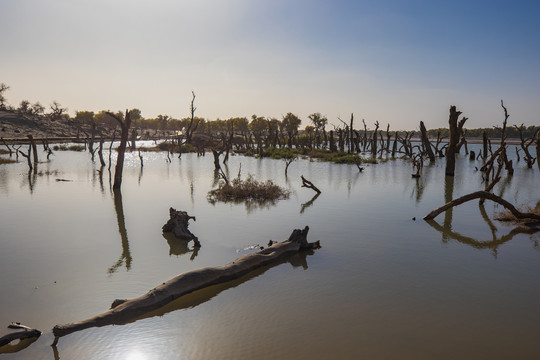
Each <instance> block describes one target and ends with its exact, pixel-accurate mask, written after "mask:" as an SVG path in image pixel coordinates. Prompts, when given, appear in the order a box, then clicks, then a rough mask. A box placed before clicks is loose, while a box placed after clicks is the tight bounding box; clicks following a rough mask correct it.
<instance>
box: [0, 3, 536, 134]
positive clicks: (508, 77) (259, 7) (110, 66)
mask: <svg viewBox="0 0 540 360" xmlns="http://www.w3.org/2000/svg"><path fill="white" fill-rule="evenodd" d="M0 83H5V84H6V85H8V86H10V89H9V90H8V91H7V92H6V93H5V96H6V98H7V101H8V103H10V104H11V105H13V106H18V104H19V103H20V102H21V101H22V100H25V99H26V100H29V101H30V102H32V103H34V102H36V101H39V102H40V103H41V104H43V105H46V106H48V105H49V104H51V103H52V102H53V101H58V102H59V103H60V104H61V105H63V106H64V107H67V108H68V110H69V113H70V114H71V115H74V114H75V112H76V111H84V110H90V111H96V112H97V111H100V110H112V111H117V110H122V109H128V108H129V109H131V108H138V109H140V110H141V112H142V115H143V116H144V117H145V118H153V117H156V116H157V115H159V114H162V115H169V116H172V117H174V118H183V117H187V116H189V114H190V113H189V107H190V102H191V97H192V91H194V92H195V94H196V99H195V106H196V107H197V110H196V116H200V117H204V118H206V119H209V120H214V119H218V118H219V119H227V118H230V117H237V116H246V117H248V118H250V117H251V115H252V114H257V115H258V116H265V117H275V118H278V119H281V118H282V116H283V115H285V114H286V113H288V112H292V113H294V114H296V115H298V116H299V117H300V118H301V119H302V120H303V124H302V126H305V125H308V124H309V119H308V115H309V114H312V113H315V112H319V113H321V114H323V115H325V116H327V118H328V120H329V122H330V123H331V124H335V125H339V124H340V121H339V119H342V120H344V121H349V120H350V117H351V114H354V119H355V124H356V126H355V127H359V128H360V127H362V126H363V125H362V124H361V122H362V119H365V122H366V124H367V125H368V127H369V128H373V126H374V123H375V122H376V121H378V122H379V123H380V124H381V127H383V128H386V126H387V124H390V129H391V130H413V129H417V128H418V126H419V122H420V121H424V123H425V124H426V127H427V128H428V129H429V128H438V127H447V126H448V113H449V111H448V109H449V107H450V106H451V105H455V106H457V108H458V110H460V111H462V112H463V115H464V116H466V117H468V118H469V120H468V121H467V123H466V127H469V128H479V127H492V126H495V125H500V124H502V120H503V119H504V113H503V110H502V108H501V100H504V104H505V106H506V107H507V108H508V112H509V114H510V119H509V124H517V125H520V124H522V123H524V124H525V125H527V126H530V125H540V2H539V1H522V0H514V1H508V0H505V1H499V0H489V1H484V0H466V1H465V0H454V1H439V0H377V1H367V0H366V1H365V0H357V1H345V0H328V1H321V0H311V1H308V0H0Z"/></svg>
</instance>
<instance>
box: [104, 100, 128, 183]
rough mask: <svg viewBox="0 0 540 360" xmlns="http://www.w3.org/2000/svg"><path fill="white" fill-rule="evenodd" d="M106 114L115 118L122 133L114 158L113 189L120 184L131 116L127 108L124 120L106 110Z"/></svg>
mask: <svg viewBox="0 0 540 360" xmlns="http://www.w3.org/2000/svg"><path fill="white" fill-rule="evenodd" d="M107 114H108V115H110V116H112V117H113V118H114V119H116V121H118V123H119V124H120V128H121V130H122V133H121V135H120V145H119V146H118V157H117V158H116V167H115V171H114V183H113V189H120V187H121V185H122V172H123V170H124V154H125V152H126V144H127V140H128V136H129V127H130V126H131V116H130V114H129V111H128V110H127V109H126V118H125V120H122V119H120V118H119V117H118V116H117V115H116V114H113V113H111V112H107Z"/></svg>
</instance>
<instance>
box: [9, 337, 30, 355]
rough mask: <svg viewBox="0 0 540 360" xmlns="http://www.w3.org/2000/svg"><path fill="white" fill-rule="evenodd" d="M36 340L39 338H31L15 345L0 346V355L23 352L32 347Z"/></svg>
mask: <svg viewBox="0 0 540 360" xmlns="http://www.w3.org/2000/svg"><path fill="white" fill-rule="evenodd" d="M37 339H39V337H31V338H28V339H22V340H19V342H18V343H16V344H15V345H11V344H7V345H4V346H0V354H13V353H16V352H19V351H21V350H24V349H26V348H27V347H29V346H30V345H32V344H33V343H34V342H35V341H37Z"/></svg>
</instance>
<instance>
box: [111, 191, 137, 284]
mask: <svg viewBox="0 0 540 360" xmlns="http://www.w3.org/2000/svg"><path fill="white" fill-rule="evenodd" d="M113 194H114V210H115V212H116V220H117V222H118V232H119V233H120V238H121V239H122V254H121V255H120V257H119V258H118V260H117V261H116V263H114V265H113V266H111V267H110V268H109V269H108V270H107V273H108V274H109V275H112V274H114V273H115V272H117V271H118V269H119V268H120V267H121V266H122V265H123V264H125V266H126V270H127V271H129V270H130V269H131V261H132V260H133V259H132V258H131V253H130V251H129V241H128V236H127V229H126V220H125V217H124V205H123V202H122V192H121V191H120V190H114V191H113Z"/></svg>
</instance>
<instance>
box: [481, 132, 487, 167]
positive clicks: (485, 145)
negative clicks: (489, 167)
mask: <svg viewBox="0 0 540 360" xmlns="http://www.w3.org/2000/svg"><path fill="white" fill-rule="evenodd" d="M482 147H483V151H482V159H484V160H486V159H487V157H488V137H487V133H486V132H485V131H484V132H483V133H482Z"/></svg>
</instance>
